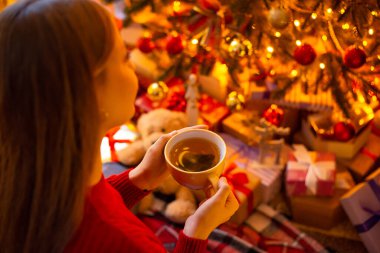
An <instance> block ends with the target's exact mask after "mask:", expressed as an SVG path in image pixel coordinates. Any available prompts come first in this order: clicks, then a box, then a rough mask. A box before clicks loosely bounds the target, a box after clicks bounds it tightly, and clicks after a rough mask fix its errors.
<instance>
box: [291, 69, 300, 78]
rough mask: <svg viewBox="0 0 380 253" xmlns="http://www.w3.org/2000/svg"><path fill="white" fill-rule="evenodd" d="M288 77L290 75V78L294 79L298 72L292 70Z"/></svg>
mask: <svg viewBox="0 0 380 253" xmlns="http://www.w3.org/2000/svg"><path fill="white" fill-rule="evenodd" d="M290 75H291V76H292V77H296V76H298V71H297V70H296V69H293V70H292V71H291V72H290Z"/></svg>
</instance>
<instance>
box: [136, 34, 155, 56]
mask: <svg viewBox="0 0 380 253" xmlns="http://www.w3.org/2000/svg"><path fill="white" fill-rule="evenodd" d="M136 46H137V48H138V49H139V50H140V51H141V52H143V53H144V54H149V53H151V52H152V51H153V50H154V49H155V48H156V45H155V44H154V42H153V41H152V38H150V37H141V38H139V39H138V40H137V43H136Z"/></svg>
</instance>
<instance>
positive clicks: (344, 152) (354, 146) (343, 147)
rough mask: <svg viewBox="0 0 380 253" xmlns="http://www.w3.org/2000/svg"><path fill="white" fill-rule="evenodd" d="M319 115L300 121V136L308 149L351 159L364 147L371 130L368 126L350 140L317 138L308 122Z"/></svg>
mask: <svg viewBox="0 0 380 253" xmlns="http://www.w3.org/2000/svg"><path fill="white" fill-rule="evenodd" d="M313 117H314V118H315V117H319V115H310V116H309V118H308V120H307V121H305V120H304V121H302V134H303V137H304V138H303V140H304V142H305V145H306V146H308V147H309V148H310V149H313V150H317V151H324V152H333V153H334V154H335V155H336V156H337V157H338V158H344V159H351V158H352V157H354V156H355V155H356V153H357V152H358V151H359V150H360V149H361V148H362V147H363V146H364V145H365V143H366V141H367V139H368V137H369V134H370V132H371V128H370V127H369V125H367V126H365V127H363V128H362V129H361V130H360V131H359V132H358V133H357V134H356V135H355V136H354V137H353V138H352V139H350V140H348V141H346V142H342V141H336V140H328V139H324V138H323V137H321V136H319V135H318V134H317V133H316V132H315V131H314V129H313V127H312V126H311V124H310V122H311V121H314V120H316V119H311V118H313Z"/></svg>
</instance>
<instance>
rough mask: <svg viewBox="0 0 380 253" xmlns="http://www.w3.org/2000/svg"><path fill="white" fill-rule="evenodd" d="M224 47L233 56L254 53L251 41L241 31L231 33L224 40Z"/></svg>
mask: <svg viewBox="0 0 380 253" xmlns="http://www.w3.org/2000/svg"><path fill="white" fill-rule="evenodd" d="M222 48H223V49H224V50H225V51H226V52H227V53H228V54H229V55H230V56H231V57H244V56H250V55H252V53H253V46H252V43H251V41H249V40H248V39H247V38H245V37H244V36H243V35H242V34H240V33H231V34H229V35H227V36H226V38H225V39H224V41H223V44H222Z"/></svg>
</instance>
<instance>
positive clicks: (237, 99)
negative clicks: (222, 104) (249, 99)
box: [226, 91, 245, 111]
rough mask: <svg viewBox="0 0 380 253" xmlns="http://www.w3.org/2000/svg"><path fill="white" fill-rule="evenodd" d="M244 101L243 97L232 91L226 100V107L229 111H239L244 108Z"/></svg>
mask: <svg viewBox="0 0 380 253" xmlns="http://www.w3.org/2000/svg"><path fill="white" fill-rule="evenodd" d="M244 105H245V99H244V96H243V95H242V94H240V93H238V92H236V91H232V92H231V93H230V94H228V96H227V99H226V106H227V107H228V108H229V109H230V110H231V111H240V110H242V109H243V108H244Z"/></svg>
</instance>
